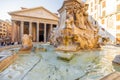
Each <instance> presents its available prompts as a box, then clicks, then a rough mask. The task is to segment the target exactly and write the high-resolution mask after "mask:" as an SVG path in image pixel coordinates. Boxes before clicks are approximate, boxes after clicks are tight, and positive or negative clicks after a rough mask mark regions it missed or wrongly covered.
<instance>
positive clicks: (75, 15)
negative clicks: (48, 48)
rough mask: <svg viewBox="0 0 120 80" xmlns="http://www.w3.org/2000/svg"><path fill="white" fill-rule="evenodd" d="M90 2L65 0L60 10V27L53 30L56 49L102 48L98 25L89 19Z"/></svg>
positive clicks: (52, 40)
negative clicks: (99, 41)
mask: <svg viewBox="0 0 120 80" xmlns="http://www.w3.org/2000/svg"><path fill="white" fill-rule="evenodd" d="M87 9H88V4H85V3H83V2H82V1H80V0H65V1H64V4H63V6H62V7H61V8H60V9H59V10H58V11H59V13H60V22H59V27H58V28H57V29H56V30H55V31H54V32H52V36H51V40H50V41H51V43H52V44H54V45H55V46H57V48H56V50H62V51H70V52H71V51H78V50H86V49H87V50H88V49H96V48H100V44H99V43H98V40H99V37H100V36H99V35H98V31H99V29H98V27H97V26H94V25H93V24H91V23H90V21H89V20H88V13H87V12H86V11H87Z"/></svg>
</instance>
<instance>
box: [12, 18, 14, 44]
mask: <svg viewBox="0 0 120 80" xmlns="http://www.w3.org/2000/svg"><path fill="white" fill-rule="evenodd" d="M12 41H13V42H14V41H15V21H13V20H12Z"/></svg>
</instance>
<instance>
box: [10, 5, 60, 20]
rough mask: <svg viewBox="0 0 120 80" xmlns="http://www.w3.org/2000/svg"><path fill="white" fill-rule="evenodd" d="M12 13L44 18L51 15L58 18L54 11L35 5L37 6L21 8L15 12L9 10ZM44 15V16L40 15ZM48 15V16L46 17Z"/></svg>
mask: <svg viewBox="0 0 120 80" xmlns="http://www.w3.org/2000/svg"><path fill="white" fill-rule="evenodd" d="M8 13H9V14H10V15H17V16H29V17H37V18H39V17H42V18H47V17H48V18H49V17H50V16H51V18H53V17H54V18H56V19H58V16H57V15H56V14H54V13H52V12H50V11H49V10H47V9H45V8H44V7H42V6H40V7H35V8H23V7H22V9H21V10H18V11H13V12H8ZM40 14H41V15H44V17H43V16H40ZM46 14H48V15H49V16H46ZM45 16H46V17H45Z"/></svg>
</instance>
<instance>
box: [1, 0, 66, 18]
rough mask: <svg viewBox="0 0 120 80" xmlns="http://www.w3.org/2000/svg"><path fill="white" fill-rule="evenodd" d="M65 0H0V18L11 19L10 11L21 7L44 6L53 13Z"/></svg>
mask: <svg viewBox="0 0 120 80" xmlns="http://www.w3.org/2000/svg"><path fill="white" fill-rule="evenodd" d="M63 1H64V0H1V1H0V19H2V20H6V19H8V20H10V19H11V17H10V15H9V14H8V12H11V11H16V10H20V9H21V7H25V8H34V7H39V6H43V7H44V8H46V9H48V10H49V11H51V12H53V13H57V10H58V9H59V8H60V7H61V6H62V3H63Z"/></svg>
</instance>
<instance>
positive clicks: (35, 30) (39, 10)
mask: <svg viewBox="0 0 120 80" xmlns="http://www.w3.org/2000/svg"><path fill="white" fill-rule="evenodd" d="M9 14H10V15H11V20H12V41H14V42H16V41H17V42H18V41H21V38H22V36H23V35H24V34H30V35H32V39H33V41H34V42H47V41H49V36H50V32H51V31H52V30H53V29H54V28H56V27H57V26H58V16H57V15H56V14H54V13H52V12H50V11H49V10H47V9H45V8H44V7H36V8H29V9H28V8H22V9H21V10H18V11H13V12H9Z"/></svg>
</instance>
